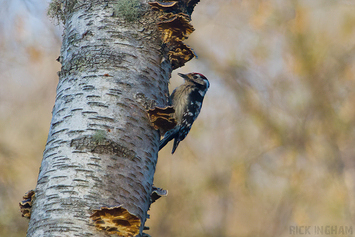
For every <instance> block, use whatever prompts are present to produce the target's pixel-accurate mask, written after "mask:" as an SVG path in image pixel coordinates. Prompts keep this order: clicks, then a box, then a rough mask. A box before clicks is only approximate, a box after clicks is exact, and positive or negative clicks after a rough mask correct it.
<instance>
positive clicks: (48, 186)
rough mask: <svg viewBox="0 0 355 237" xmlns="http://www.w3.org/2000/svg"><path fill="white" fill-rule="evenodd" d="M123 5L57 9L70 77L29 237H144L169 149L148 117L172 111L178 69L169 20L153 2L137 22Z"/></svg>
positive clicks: (64, 74) (58, 104)
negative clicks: (165, 25) (167, 39)
mask: <svg viewBox="0 0 355 237" xmlns="http://www.w3.org/2000/svg"><path fill="white" fill-rule="evenodd" d="M126 2H129V1H126ZM116 3H117V1H79V0H78V1H74V0H73V1H69V0H67V1H63V2H60V1H59V0H57V1H56V2H55V3H54V4H58V9H64V12H63V18H64V20H65V25H64V34H63V45H62V49H61V56H60V57H59V61H60V62H61V63H62V68H61V71H60V72H59V83H58V87H57V96H56V101H55V105H54V108H53V118H52V121H51V127H50V131H49V135H48V141H47V144H46V148H45V151H44V155H43V161H42V165H41V169H40V173H39V177H38V184H37V187H36V189H35V199H34V202H33V207H32V213H31V219H30V223H29V229H28V233H27V236H36V237H38V236H48V235H50V236H91V235H93V236H107V233H108V234H112V233H117V234H119V235H121V236H135V235H139V234H141V233H142V230H143V227H144V223H145V221H146V218H147V211H148V208H149V206H150V204H151V202H152V200H151V193H152V192H153V186H152V184H153V176H154V172H155V166H156V162H157V156H158V143H159V134H158V131H156V130H154V129H153V128H152V126H151V125H150V121H149V119H148V116H147V113H146V110H147V109H149V108H152V107H154V106H159V107H164V106H166V105H167V95H168V94H169V92H168V82H169V78H170V74H171V70H172V66H171V62H170V61H169V60H166V58H168V56H167V52H165V53H162V40H161V32H159V31H158V27H157V25H156V21H157V15H158V13H159V11H152V10H151V9H150V7H149V5H148V4H147V3H146V2H144V3H142V4H141V5H140V9H138V10H139V13H140V14H141V15H140V17H139V18H137V19H136V20H135V21H131V22H129V21H127V20H125V18H124V17H117V12H115V10H114V9H115V7H116V5H115V4H116ZM142 9H145V11H143V10H142ZM133 10H137V9H133ZM118 11H119V10H118ZM118 13H119V12H118ZM164 58H165V59H164ZM105 207H108V208H105ZM95 210H96V211H95ZM98 210H99V211H98ZM90 216H91V219H90ZM105 216H106V217H107V216H111V217H112V218H111V219H110V218H109V219H105ZM122 216H124V217H122ZM95 219H96V222H94V221H93V220H95ZM110 221H111V222H112V223H108V222H110ZM104 222H105V223H104ZM95 224H96V226H97V227H99V228H98V229H97V228H95ZM115 228H116V229H115ZM99 229H102V230H104V231H100V230H99Z"/></svg>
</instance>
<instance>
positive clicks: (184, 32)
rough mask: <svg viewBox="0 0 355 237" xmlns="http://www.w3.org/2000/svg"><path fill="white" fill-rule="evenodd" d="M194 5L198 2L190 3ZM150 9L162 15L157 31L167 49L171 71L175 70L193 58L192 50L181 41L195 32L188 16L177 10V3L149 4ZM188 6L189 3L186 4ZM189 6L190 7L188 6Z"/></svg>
mask: <svg viewBox="0 0 355 237" xmlns="http://www.w3.org/2000/svg"><path fill="white" fill-rule="evenodd" d="M191 2H193V3H194V4H193V5H192V7H194V6H195V5H196V3H197V2H198V1H191ZM149 4H150V6H151V7H152V9H154V10H159V11H161V12H163V13H162V15H161V16H159V18H158V22H157V25H158V29H159V31H160V32H161V33H162V36H161V37H162V41H163V43H164V44H165V45H166V47H167V49H168V51H169V52H168V56H169V60H170V63H171V65H172V69H173V70H174V69H177V68H179V67H182V66H184V65H185V63H186V62H188V61H190V60H191V59H192V58H193V57H195V56H196V55H195V53H194V52H193V50H192V49H191V48H190V47H189V46H187V45H186V44H184V43H183V42H182V41H183V40H185V39H187V38H188V36H189V35H190V34H191V33H192V32H193V31H194V30H195V29H194V27H193V26H192V25H191V24H190V21H191V18H190V15H188V14H186V13H184V12H182V11H181V10H180V8H178V4H179V2H176V1H174V2H151V3H149ZM187 4H188V5H187V6H190V5H191V4H190V2H188V3H187ZM189 4H190V5H189Z"/></svg>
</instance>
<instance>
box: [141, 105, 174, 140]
mask: <svg viewBox="0 0 355 237" xmlns="http://www.w3.org/2000/svg"><path fill="white" fill-rule="evenodd" d="M147 113H148V116H149V120H150V122H151V124H152V126H153V127H154V129H156V130H159V131H160V134H165V132H166V131H169V130H170V129H173V128H174V127H175V126H176V120H175V118H174V113H175V109H174V108H173V107H172V106H168V107H165V108H159V107H155V108H154V109H150V110H148V111H147Z"/></svg>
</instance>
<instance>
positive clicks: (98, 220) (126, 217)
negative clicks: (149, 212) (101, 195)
mask: <svg viewBox="0 0 355 237" xmlns="http://www.w3.org/2000/svg"><path fill="white" fill-rule="evenodd" d="M90 218H91V219H92V220H93V221H94V224H95V227H96V228H97V229H99V230H104V231H106V232H107V233H108V234H117V235H119V236H123V237H129V236H136V235H138V234H139V228H140V224H141V221H140V219H139V218H138V217H137V216H136V215H133V214H132V213H130V212H129V211H127V209H125V208H123V207H122V206H116V207H102V208H101V209H100V210H94V213H93V214H92V215H91V216H90Z"/></svg>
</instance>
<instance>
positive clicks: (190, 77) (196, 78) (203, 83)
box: [178, 72, 210, 90]
mask: <svg viewBox="0 0 355 237" xmlns="http://www.w3.org/2000/svg"><path fill="white" fill-rule="evenodd" d="M178 75H179V76H181V77H182V78H184V80H185V81H186V82H191V83H194V84H196V86H199V87H204V88H205V89H206V90H207V89H208V88H209V87H210V83H209V81H208V80H207V78H206V77H205V76H204V75H202V74H201V73H197V72H191V73H188V74H182V73H178Z"/></svg>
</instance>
